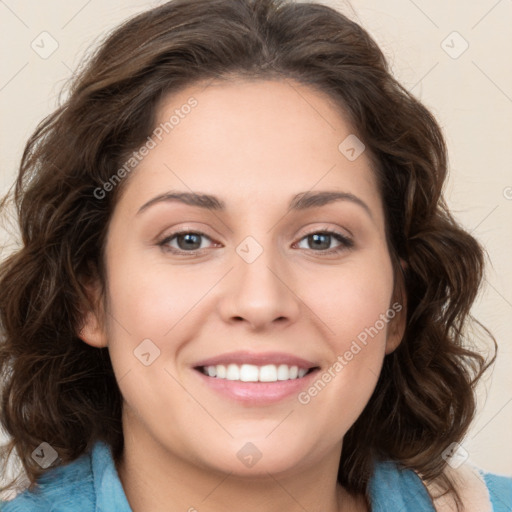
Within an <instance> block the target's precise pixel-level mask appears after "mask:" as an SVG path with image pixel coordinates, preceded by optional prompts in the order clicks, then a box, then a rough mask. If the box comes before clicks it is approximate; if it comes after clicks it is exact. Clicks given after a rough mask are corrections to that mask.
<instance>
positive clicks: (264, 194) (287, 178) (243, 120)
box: [125, 79, 381, 212]
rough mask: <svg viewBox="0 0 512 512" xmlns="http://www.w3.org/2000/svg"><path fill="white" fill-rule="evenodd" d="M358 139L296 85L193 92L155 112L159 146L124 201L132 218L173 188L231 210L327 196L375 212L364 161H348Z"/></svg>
mask: <svg viewBox="0 0 512 512" xmlns="http://www.w3.org/2000/svg"><path fill="white" fill-rule="evenodd" d="M156 133H157V134H158V136H155V134H156ZM355 137H356V135H355V134H354V129H353V127H352V126H351V125H350V123H349V122H348V121H347V120H346V116H344V115H343V113H342V110H341V109H340V107H339V106H338V105H336V104H335V103H334V101H333V100H332V99H331V98H329V97H328V96H327V95H326V94H324V93H321V92H318V91H316V90H314V89H311V88H310V87H307V86H304V85H302V84H299V83H297V82H294V81H291V80H288V79H286V80H230V81H217V82H210V83H198V84H195V85H192V86H190V87H187V88H185V89H182V90H181V91H179V92H178V93H173V94H169V95H167V96H166V97H164V98H163V100H162V101H161V102H160V104H159V105H158V107H157V110H156V122H155V131H154V132H153V134H152V139H153V140H154V141H155V143H156V144H155V146H154V147H153V148H152V149H151V150H150V151H149V152H148V154H147V156H145V157H144V158H143V159H142V161H141V162H140V163H139V164H138V166H137V169H136V172H134V173H133V175H132V176H131V177H130V182H131V183H129V184H128V187H127V189H128V190H127V191H126V199H125V202H126V201H128V202H130V203H131V204H130V206H131V208H132V209H135V208H137V205H138V206H139V207H140V205H141V204H142V203H143V202H145V201H147V200H149V199H151V196H155V195H158V194H162V193H164V192H165V191H166V189H169V190H176V189H179V190H183V191H189V192H190V191H200V192H206V193H210V194H213V195H216V196H218V197H222V198H223V199H225V202H226V203H227V206H228V210H229V208H230V207H231V206H236V205H237V204H238V206H242V205H248V204H254V205H258V204H261V202H260V201H262V200H265V201H266V203H267V204H269V203H271V202H273V201H274V202H275V203H276V204H282V203H284V202H285V201H288V200H289V198H290V197H291V196H293V195H294V194H296V193H297V192H303V191H309V190H311V191H314V190H315V189H321V190H326V189H327V190H328V189H332V190H339V191H344V192H349V193H352V194H355V195H357V196H363V197H364V200H365V202H369V203H373V208H374V209H375V210H376V211H377V212H379V211H380V210H381V203H380V197H379V194H378V191H377V186H376V180H375V176H374V172H373V170H372V167H371V162H370V158H369V156H368V155H367V153H366V151H363V152H362V153H361V154H360V155H359V156H358V157H357V158H356V159H353V158H352V159H349V158H347V154H346V153H345V152H344V151H345V149H346V146H347V144H346V143H344V141H349V146H350V144H352V145H354V144H353V141H356V144H357V140H358V139H355ZM340 144H341V146H340ZM360 149H361V148H360V147H356V150H358V151H359V150H360ZM349 156H351V155H350V154H349ZM352 156H353V155H352Z"/></svg>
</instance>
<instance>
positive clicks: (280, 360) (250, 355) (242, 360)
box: [193, 351, 318, 370]
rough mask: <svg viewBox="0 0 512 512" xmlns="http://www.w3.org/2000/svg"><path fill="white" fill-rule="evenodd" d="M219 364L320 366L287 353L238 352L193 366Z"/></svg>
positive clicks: (306, 367)
mask: <svg viewBox="0 0 512 512" xmlns="http://www.w3.org/2000/svg"><path fill="white" fill-rule="evenodd" d="M218 364H238V365H241V364H253V365H256V366H263V365H267V364H286V365H288V366H298V367H299V368H305V369H308V370H309V369H310V368H315V367H316V366H318V364H316V363H315V362H313V361H308V360H307V359H303V358H302V357H297V356H294V355H292V354H286V353H285V352H261V353H257V352H248V351H237V352H229V353H227V354H220V355H218V356H215V357H211V358H209V359H203V360H202V361H198V362H197V363H195V364H194V365H193V366H194V367H200V366H201V367H202V366H216V365H218Z"/></svg>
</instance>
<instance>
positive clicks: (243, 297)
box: [0, 0, 512, 512]
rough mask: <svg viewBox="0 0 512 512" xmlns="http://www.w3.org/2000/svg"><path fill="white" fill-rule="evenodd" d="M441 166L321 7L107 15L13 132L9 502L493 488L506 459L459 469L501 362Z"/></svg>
mask: <svg viewBox="0 0 512 512" xmlns="http://www.w3.org/2000/svg"><path fill="white" fill-rule="evenodd" d="M445 176H446V148H445V144H444V140H443V137H442V134H441V131H440V129H439V127H438V125H437V123H436V121H435V120H434V118H433V117H432V116H431V114H430V113H429V112H428V111H427V110H426V109H425V107H424V106H422V105H421V104H420V103H419V102H418V101H417V100H415V99H414V98H413V97H412V96H411V95H410V94H409V93H408V92H407V91H406V90H405V89H404V88H403V87H401V86H400V85H399V84H398V83H397V82H396V81H395V80H394V78H393V77H392V76H391V75H390V73H389V70H388V68H387V64H386V62H385V59H384V57H383V55H382V53H381V51H380V50H379V48H378V47H377V46H376V44H375V43H374V41H373V40H372V39H371V38H370V36H369V35H368V34H367V33H366V32H365V31H364V30H363V29H362V28H361V27H359V26H358V25H357V24H355V23H353V22H351V21H350V20H348V19H347V18H345V17H344V16H343V15H341V14H340V13H337V12H336V11H334V10H332V9H329V8H327V7H325V6H321V5H316V4H308V3H304V4H298V3H293V2H287V1H279V0H253V1H251V0H242V1H240V0H236V1H235V0H213V1H212V0H176V1H172V2H168V3H167V4H165V5H163V6H161V7H158V8H156V9H153V10H150V11H147V12H145V13H143V14H141V15H139V16H137V17H136V18H134V19H133V20H130V21H128V22H126V23H125V24H123V25H122V26H121V27H119V28H118V29H117V30H116V31H115V32H114V33H113V34H112V35H111V36H110V37H109V38H108V39H107V40H106V41H105V42H104V43H103V44H102V46H101V47H100V48H99V49H98V52H97V53H96V55H95V56H94V57H93V58H92V59H91V61H90V62H89V63H88V65H87V66H86V67H85V68H84V69H83V71H82V72H81V74H80V75H79V76H78V77H77V78H76V81H75V83H74V86H73V89H72V91H71V95H70V97H69V98H68V100H67V101H66V103H65V104H64V105H63V106H62V107H61V108H59V109H58V110H57V111H56V112H55V113H54V114H53V115H52V116H50V117H49V118H48V119H46V120H45V121H44V123H42V124H41V126H40V127H39V128H38V130H37V131H36V133H35V134H34V135H33V136H32V137H31V139H30V140H29V142H28V145H27V148H26V151H25V153H24V155H23V160H22V164H21V170H20V175H19V178H18V181H17V187H16V191H15V196H14V200H15V203H16V206H17V208H18V211H19V214H20V227H21V230H22V235H23V247H22V248H21V249H20V250H19V251H18V252H16V253H15V254H13V255H12V256H10V257H9V258H8V259H7V260H6V261H5V262H3V263H2V267H1V273H0V285H1V289H2V295H1V299H0V315H1V322H2V328H3V331H4V336H3V339H2V346H1V355H2V357H1V358H0V361H1V365H2V371H3V375H4V379H3V382H4V384H3V388H2V413H1V421H2V425H3V427H4V429H5V430H6V431H7V433H8V434H9V435H10V436H11V437H12V440H11V441H10V443H9V444H8V445H7V446H6V450H5V456H4V460H6V459H7V455H8V454H9V453H10V451H11V450H12V449H14V448H16V450H17V453H18V454H19V456H20V459H21V461H22V463H23V466H24V469H25V471H26V473H27V475H28V477H29V480H30V487H29V488H28V489H26V490H24V492H23V493H21V494H20V495H19V496H17V497H16V498H15V499H14V500H12V501H11V502H8V503H5V504H4V506H3V509H2V510H5V511H7V512H12V511H16V510H24V511H26V510H48V509H51V507H54V509H56V510H59V511H60V510H73V511H77V510H79V511H89V510H91V511H93V510H115V511H130V510H131V511H134V512H143V511H145V510H151V511H160V510H162V511H163V510H189V511H193V510H199V511H201V510H211V511H217V510H225V509H242V510H244V511H252V510H254V511H256V510H258V511H259V510H269V511H270V510H277V509H278V508H279V509H280V510H283V509H284V510H288V511H295V510H311V511H313V510H323V511H328V512H334V511H343V512H346V511H367V510H372V511H378V510H414V511H432V510H453V508H452V507H454V506H456V507H457V509H458V510H478V511H483V510H495V511H497V510H509V509H510V505H511V504H512V479H511V478H508V477H500V476H498V475H493V474H488V473H483V472H481V471H478V470H477V469H475V468H469V467H468V466H467V465H464V464H462V466H461V464H460V462H461V459H463V458H464V451H463V447H462V446H461V445H460V443H461V442H462V440H463V438H464V435H465V433H466V432H467V429H468V427H469V424H470V422H471V419H472V418H473V415H474V412H475V399H474V394H473V389H474V386H475V384H476V382H477V381H478V379H479V378H480V376H481V375H482V373H483V371H484V370H485V369H486V368H487V367H488V366H489V365H490V364H491V362H492V359H491V360H490V361H485V360H484V358H483V357H482V356H481V355H479V354H478V353H477V352H474V351H472V350H470V349H469V348H468V347H467V346H466V344H465V335H466V325H467V320H468V314H469V310H470V307H471V304H472V303H473V300H474V298H475V296H476V294H477V292H478V288H479V285H480V281H481V278H482V267H483V250H482V248H481V246H480V245H479V243H478V242H477V241H476V240H475V239H474V238H473V237H472V236H471V235H470V234H468V233H467V232H465V231H464V230H463V229H462V228H461V227H460V226H459V225H458V224H457V223H456V222H455V220H454V219H453V218H452V216H451V215H450V213H449V211H448V210H447V208H446V206H445V204H444V201H443V198H442V194H441V191H442V185H443V182H444V179H445ZM6 201H7V200H6ZM489 334H490V333H489ZM491 338H492V336H491ZM457 466H460V467H459V468H458V469H455V468H456V467H457ZM491 507H492V508H491Z"/></svg>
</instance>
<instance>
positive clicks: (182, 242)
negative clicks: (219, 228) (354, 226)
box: [158, 231, 354, 254]
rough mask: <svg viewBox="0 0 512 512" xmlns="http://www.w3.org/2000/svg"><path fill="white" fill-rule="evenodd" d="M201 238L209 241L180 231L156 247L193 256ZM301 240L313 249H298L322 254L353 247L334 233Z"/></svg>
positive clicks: (199, 246)
mask: <svg viewBox="0 0 512 512" xmlns="http://www.w3.org/2000/svg"><path fill="white" fill-rule="evenodd" d="M201 238H206V239H208V240H210V241H211V238H210V237H209V236H207V235H205V234H204V233H200V232H195V231H181V232H178V233H174V234H172V235H170V236H168V237H166V238H165V239H164V240H162V241H161V242H159V243H158V245H159V246H160V247H162V248H164V249H165V250H169V251H170V252H173V253H180V254H183V253H187V252H188V253H190V254H195V253H196V252H198V251H201V250H202V249H204V247H202V243H201ZM303 240H305V241H306V244H311V245H312V246H313V247H314V248H315V249H310V248H308V247H300V248H301V249H308V250H313V252H320V253H324V254H331V253H338V252H341V251H342V250H345V249H350V248H351V247H353V246H354V242H353V241H352V240H351V239H350V238H348V237H347V236H345V235H342V234H341V233H338V232H336V231H316V232H314V233H309V234H308V235H306V236H304V237H302V238H301V239H300V241H299V244H300V242H302V241H303ZM333 240H335V241H337V242H338V245H337V246H336V247H334V248H332V247H331V243H332V242H333ZM173 241H176V244H177V247H176V246H174V245H172V242H173Z"/></svg>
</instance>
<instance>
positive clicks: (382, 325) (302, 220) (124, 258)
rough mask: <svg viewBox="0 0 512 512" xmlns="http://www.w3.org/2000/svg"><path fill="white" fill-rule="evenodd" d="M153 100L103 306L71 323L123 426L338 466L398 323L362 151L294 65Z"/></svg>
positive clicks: (116, 226) (205, 454)
mask: <svg viewBox="0 0 512 512" xmlns="http://www.w3.org/2000/svg"><path fill="white" fill-rule="evenodd" d="M186 105H188V107H187V106H186ZM157 114H158V116H157V117H158V120H157V125H158V126H160V129H158V126H157V131H155V132H154V134H152V139H151V141H152V142H150V140H149V139H148V144H147V146H146V150H142V151H139V152H138V155H139V157H141V161H140V163H139V164H138V166H137V168H136V169H135V170H133V171H132V174H131V175H130V178H129V181H128V183H127V184H126V185H127V186H126V189H125V190H124V193H123V194H122V196H121V198H120V200H119V202H118V204H117V206H116V209H115V212H114V214H113V217H112V220H111V223H110V226H109V231H108V238H107V246H106V256H105V257H106V268H107V276H108V291H107V293H108V303H107V305H106V306H105V307H106V308H107V311H108V314H107V315H106V316H105V322H106V323H105V324H100V325H99V327H98V326H95V320H94V318H93V317H92V316H91V315H89V316H88V317H87V323H86V327H85V329H84V331H83V338H84V340H85V341H86V342H87V343H89V344H91V345H94V346H104V345H108V348H109V352H110V357H111V359H112V364H113V368H114V371H115V374H116V378H117V381H118V382H119V387H120V390H121V392H122V395H123V398H124V401H125V403H124V413H123V427H124V432H125V436H127V435H129V436H132V437H131V438H132V439H133V440H134V441H136V445H137V446H138V447H139V449H140V450H152V449H158V450H164V451H165V452H167V453H168V454H169V455H171V456H174V457H179V459H180V460H184V461H188V462H190V463H192V464H194V465H195V466H199V467H202V468H208V469H210V470H213V469H215V470H220V471H223V472H232V473H238V474H251V475H254V474H258V473H261V474H263V473H265V472H267V471H268V472H270V473H272V474H279V473H281V474H286V473H287V472H292V471H296V470H299V469H300V468H306V467H311V466H312V465H314V464H318V463H320V461H322V460H323V461H330V463H332V467H333V468H336V467H337V464H338V461H339V456H340V450H341V446H342V439H343V436H344V435H345V433H346V432H347V430H348V429H349V428H350V426H351V425H352V424H353V423H354V422H355V420H356V419H357V417H358V416H359V415H360V413H361V412H362V410H363V408H364V407H365V405H366V403H367V402H368V400H369V398H370V396H371V394H372V392H373V390H374V387H375V385H376V382H377V378H378V375H379V372H380V370H381V365H382V362H383V358H384V355H385V353H387V352H390V351H392V350H394V348H396V346H397V344H398V343H399V341H400V339H401V327H398V326H399V324H400V325H401V323H402V322H401V321H399V319H400V318H401V317H403V314H402V315H399V314H398V311H399V310H400V309H401V308H402V305H401V304H398V303H397V302H395V299H394V297H393V273H392V265H391V260H390V255H389V253H388V248H387V245H386V240H385V234H384V233H385V231H384V229H385V228H384V212H383V205H382V203H381V199H380V197H379V193H378V190H377V185H376V181H375V179H374V175H373V173H372V170H371V168H370V161H369V158H368V157H367V154H366V153H365V152H364V151H362V150H363V147H362V146H361V145H360V144H361V143H360V142H359V141H358V139H355V138H354V135H353V133H352V129H351V127H350V126H349V125H348V124H347V122H346V121H345V120H344V119H343V118H342V117H341V114H340V111H339V110H338V109H336V108H335V106H334V105H333V104H332V103H330V102H329V99H328V98H327V97H326V96H324V95H322V94H320V93H318V92H315V91H314V90H312V89H310V88H307V87H305V86H301V85H299V84H298V83H296V82H289V81H247V82H246V81H233V82H223V83H218V82H217V83H212V84H210V85H208V86H207V87H205V86H204V85H199V84H198V85H195V86H192V87H189V88H187V89H185V90H183V91H182V92H180V93H179V94H175V95H172V96H169V97H168V98H166V100H165V101H164V102H163V103H162V104H161V106H160V108H159V109H158V112H157ZM172 116H174V117H172ZM171 118H172V120H171V121H170V122H169V120H170V119H171ZM166 122H168V123H167V125H165V123H166ZM161 123H162V125H163V126H164V128H162V125H161ZM347 138H348V139H347ZM160 139H161V140H160ZM143 154H145V156H142V155H143ZM171 194H187V195H188V194H205V195H208V196H212V197H213V196H214V197H215V198H216V199H215V200H214V201H212V200H211V199H208V200H206V199H203V200H202V201H201V202H200V204H198V203H197V200H195V199H194V200H192V199H188V200H183V201H180V200H178V199H172V197H171ZM334 194H339V195H338V196H336V197H337V198H336V199H335V200H334V198H335V195H334ZM299 199H302V202H299V201H298V200H299ZM326 232H330V233H326ZM177 233H189V234H188V235H186V234H181V235H178V234H177ZM402 313H403V312H402ZM393 317H394V320H392V321H391V318H393ZM247 365H248V366H247ZM199 366H206V367H209V368H206V369H205V370H204V371H202V370H201V368H198V367H199ZM223 367H224V369H223ZM294 367H295V368H294ZM312 368H315V369H314V370H313V371H311V369H312ZM306 370H307V371H308V372H309V373H307V374H306V375H305V376H302V377H301V375H303V374H304V373H305V371H306ZM204 372H210V373H211V376H209V375H208V376H207V375H205V373H204ZM215 375H217V376H215ZM276 378H277V380H276ZM281 379H282V380H281ZM255 380H257V381H255Z"/></svg>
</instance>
